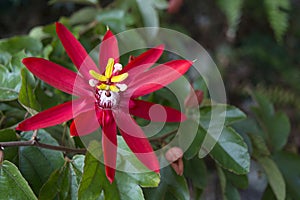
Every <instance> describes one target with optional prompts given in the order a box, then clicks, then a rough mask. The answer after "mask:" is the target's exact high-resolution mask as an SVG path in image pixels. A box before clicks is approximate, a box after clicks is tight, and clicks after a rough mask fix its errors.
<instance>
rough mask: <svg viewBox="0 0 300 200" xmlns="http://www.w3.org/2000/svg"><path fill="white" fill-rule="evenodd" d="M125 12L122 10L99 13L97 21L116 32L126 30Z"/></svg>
mask: <svg viewBox="0 0 300 200" xmlns="http://www.w3.org/2000/svg"><path fill="white" fill-rule="evenodd" d="M124 19H125V11H124V10H121V9H110V10H103V11H101V12H99V13H98V14H97V16H96V20H97V21H99V22H100V23H103V24H105V25H106V26H108V27H109V28H110V29H112V30H113V31H114V32H121V31H125V30H126V20H124Z"/></svg>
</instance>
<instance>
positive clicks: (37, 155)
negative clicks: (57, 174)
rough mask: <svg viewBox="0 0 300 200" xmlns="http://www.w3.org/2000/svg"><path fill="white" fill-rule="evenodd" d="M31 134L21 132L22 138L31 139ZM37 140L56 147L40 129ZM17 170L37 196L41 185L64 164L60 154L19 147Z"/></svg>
mask: <svg viewBox="0 0 300 200" xmlns="http://www.w3.org/2000/svg"><path fill="white" fill-rule="evenodd" d="M31 135H32V133H31V132H23V133H22V134H21V136H22V138H23V139H25V140H30V139H31ZM38 138H39V141H40V142H41V143H46V144H51V145H58V143H57V142H56V140H54V139H53V138H52V137H51V136H50V135H49V133H47V132H46V131H44V130H42V129H40V130H39V132H38ZM19 153H20V155H19V156H20V160H19V168H20V171H21V172H22V174H23V176H24V177H25V178H26V180H28V181H29V183H30V185H31V187H32V189H33V191H34V192H35V193H36V194H38V193H39V190H40V188H41V187H42V185H43V184H44V183H45V182H46V181H47V180H48V178H49V176H50V175H51V173H52V172H53V171H55V170H57V169H59V168H60V167H61V166H62V165H63V164H64V158H63V154H62V152H59V151H53V150H49V149H43V148H38V147H20V148H19Z"/></svg>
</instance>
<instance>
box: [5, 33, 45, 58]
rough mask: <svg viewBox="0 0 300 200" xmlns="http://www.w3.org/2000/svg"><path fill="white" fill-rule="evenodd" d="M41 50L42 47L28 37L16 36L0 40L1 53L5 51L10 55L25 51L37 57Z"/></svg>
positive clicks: (37, 41) (39, 43) (35, 40)
mask: <svg viewBox="0 0 300 200" xmlns="http://www.w3.org/2000/svg"><path fill="white" fill-rule="evenodd" d="M42 48H43V45H42V43H41V42H40V41H39V40H37V39H34V38H32V37H29V36H16V37H12V38H8V39H2V40H0V49H1V51H7V52H9V53H11V54H15V53H17V52H20V51H22V50H25V51H29V52H31V53H33V54H35V55H37V54H38V53H39V52H40V51H41V50H42Z"/></svg>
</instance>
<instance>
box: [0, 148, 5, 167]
mask: <svg viewBox="0 0 300 200" xmlns="http://www.w3.org/2000/svg"><path fill="white" fill-rule="evenodd" d="M3 159H4V149H3V147H0V164H2V162H3Z"/></svg>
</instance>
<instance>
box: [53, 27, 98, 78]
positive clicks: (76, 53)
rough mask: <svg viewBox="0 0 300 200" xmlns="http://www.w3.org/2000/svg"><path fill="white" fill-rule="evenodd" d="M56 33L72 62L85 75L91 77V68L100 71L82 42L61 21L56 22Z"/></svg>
mask: <svg viewBox="0 0 300 200" xmlns="http://www.w3.org/2000/svg"><path fill="white" fill-rule="evenodd" d="M56 33H57V35H58V37H59V39H60V41H61V43H62V44H63V46H64V48H65V50H66V52H67V54H68V55H69V57H70V58H71V60H72V62H73V63H74V64H75V66H76V67H77V69H78V70H80V73H81V74H82V75H83V76H84V77H86V78H90V77H91V76H90V74H89V70H95V71H98V68H97V66H96V65H95V63H94V61H93V60H92V59H91V57H90V56H89V55H88V54H87V52H86V50H85V49H84V48H83V46H82V45H81V44H80V42H79V41H78V40H77V39H76V38H75V37H74V36H73V34H72V33H71V32H70V31H69V30H68V29H67V28H66V27H65V26H64V25H62V24H61V23H59V22H56Z"/></svg>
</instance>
